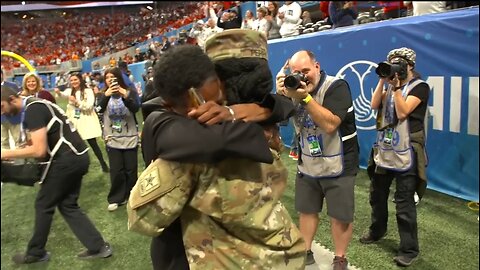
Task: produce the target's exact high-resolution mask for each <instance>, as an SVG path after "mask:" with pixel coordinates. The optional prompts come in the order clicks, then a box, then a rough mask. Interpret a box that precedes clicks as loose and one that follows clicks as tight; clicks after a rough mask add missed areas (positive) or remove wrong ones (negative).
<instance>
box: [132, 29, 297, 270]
mask: <svg viewBox="0 0 480 270" xmlns="http://www.w3.org/2000/svg"><path fill="white" fill-rule="evenodd" d="M230 31H233V32H232V34H231V36H230V37H228V35H227V36H226V37H222V38H224V39H227V40H228V39H237V40H238V42H240V43H242V42H244V43H243V44H244V46H243V48H242V46H238V47H237V52H239V53H238V54H236V56H237V57H240V58H241V57H245V58H247V57H252V58H259V57H258V55H260V56H262V57H264V58H262V61H264V62H266V60H265V59H266V38H265V37H263V36H261V35H259V34H258V32H257V35H256V36H255V35H253V34H252V33H251V32H255V31H248V30H242V31H241V32H235V31H237V30H230ZM226 32H228V31H226ZM249 32H250V33H249ZM239 35H240V36H243V37H242V38H239ZM248 37H252V38H251V39H249V38H248ZM209 40H215V39H209ZM217 40H219V39H217ZM245 41H247V42H245ZM255 42H256V44H255V45H252V44H254V43H255ZM250 48H251V49H250ZM176 50H177V51H178V52H176V51H175V53H177V54H178V56H175V57H172V58H173V59H174V60H175V63H176V64H177V65H181V63H182V60H181V56H180V54H182V53H185V52H180V51H181V50H184V51H187V50H188V49H186V48H184V49H181V48H180V47H179V48H178V49H176ZM207 51H208V50H207ZM215 51H216V52H219V51H217V50H215ZM261 52H263V54H258V53H261ZM171 53H172V54H173V53H174V52H173V51H172V52H171ZM219 55H221V52H219ZM209 56H212V55H210V54H209ZM196 57H197V58H198V57H199V56H196ZM196 57H192V56H190V59H193V58H196ZM212 58H215V57H212ZM163 60H164V61H167V58H164V59H163ZM167 62H168V61H167ZM163 64H164V65H165V64H167V63H166V62H165V63H163ZM171 64H173V61H172V63H171ZM159 65H160V66H161V64H159ZM200 66H201V68H203V69H208V65H205V64H203V65H198V64H197V65H192V66H191V67H188V66H186V67H183V66H181V67H178V68H179V70H182V71H183V72H184V73H185V74H188V72H189V70H188V69H193V70H198V69H199V67H200ZM157 69H158V70H157V72H158V74H159V75H160V74H161V75H162V77H164V78H169V76H168V75H169V74H166V72H167V73H169V72H172V73H173V74H175V72H176V71H175V70H170V69H164V70H162V69H161V68H159V67H157ZM157 72H156V74H157ZM199 72H200V71H199ZM185 77H187V76H185ZM267 80H270V81H271V76H270V78H269V79H267ZM159 81H162V79H161V78H159V79H158V80H157V81H156V84H157V85H156V86H157V89H167V88H168V87H165V86H166V85H162V83H161V82H160V83H159ZM165 81H166V80H165ZM209 84H210V83H208V80H205V82H203V81H202V83H201V85H202V86H201V87H200V88H199V89H200V90H199V92H200V93H201V94H202V95H203V96H204V97H205V99H206V100H207V101H208V100H215V101H216V102H217V103H222V99H223V100H224V99H225V98H224V96H227V101H225V102H224V104H229V105H232V104H235V102H239V101H240V102H241V101H244V102H245V103H247V102H253V101H254V100H257V101H259V103H261V102H263V101H264V100H266V99H267V98H265V94H263V95H260V94H259V95H258V96H253V95H252V94H251V93H250V94H249V93H247V92H241V91H237V92H235V93H233V95H234V96H237V97H238V99H239V100H233V101H232V99H230V100H229V99H228V97H229V94H231V93H229V92H228V91H227V93H226V94H225V93H224V94H220V95H219V94H218V93H216V94H209V93H206V92H205V91H204V88H205V85H207V86H208V85H209ZM270 84H271V82H270ZM218 86H219V85H217V91H218ZM184 88H185V87H184ZM186 89H187V88H185V89H183V91H184V92H186ZM270 89H271V88H270ZM166 92H168V91H166ZM166 92H164V93H163V95H162V91H161V90H160V91H159V94H160V96H161V97H162V99H163V100H165V101H166V100H168V99H169V94H171V93H166ZM267 93H268V92H267ZM249 95H250V96H249ZM170 97H171V98H172V97H173V96H170ZM209 97H210V98H209ZM259 97H261V98H259ZM185 98H186V99H188V97H186V96H185ZM271 99H273V101H270V103H274V104H275V105H273V109H271V111H275V112H276V113H275V114H273V113H271V114H272V115H271V117H270V118H268V119H262V120H264V121H263V126H270V127H271V126H272V125H271V123H273V122H275V121H277V120H275V119H276V118H278V119H280V118H285V115H289V114H290V112H288V113H285V114H282V113H281V112H282V110H281V109H280V108H278V107H276V106H281V105H282V101H278V102H277V100H276V99H275V97H271ZM167 103H168V101H167ZM180 103H182V102H180ZM210 103H211V102H207V103H206V104H204V105H202V106H200V107H198V108H197V109H196V112H197V113H198V112H204V113H205V112H210V113H211V112H212V110H211V108H213V107H214V106H209V104H210ZM183 104H186V105H185V106H187V108H183V109H176V111H182V112H184V113H186V112H188V111H189V110H190V109H192V108H188V106H190V105H191V104H189V103H188V101H185V102H183ZM147 105H148V104H147ZM245 105H247V104H245ZM234 106H236V107H234ZM164 107H168V106H164ZM202 107H208V108H209V109H204V108H202ZM220 107H221V109H226V112H227V113H228V115H227V116H224V113H223V112H222V111H221V110H218V111H216V112H218V114H215V113H214V115H216V116H220V117H219V118H224V119H226V120H234V119H235V116H237V117H239V118H243V117H245V118H247V119H248V117H249V116H245V115H247V114H244V112H245V110H244V109H242V107H241V106H238V105H232V106H230V108H224V107H223V106H220ZM232 108H234V112H233V114H232V113H231V110H229V109H232ZM250 108H252V107H250ZM275 108H276V109H275ZM190 112H192V111H191V110H190ZM165 114H167V112H165V111H163V112H162V111H160V112H154V113H152V114H151V115H152V116H149V117H148V118H147V120H146V121H145V129H144V132H143V134H144V136H147V137H146V138H144V139H143V142H146V141H151V140H155V141H156V142H162V143H164V144H165V145H168V144H169V142H168V140H165V138H163V139H159V138H158V137H159V136H158V135H159V134H162V133H161V131H160V130H161V129H167V127H166V124H164V123H163V124H162V123H159V121H160V120H159V119H161V118H162V117H164V115H165ZM153 115H155V116H153ZM189 115H190V114H189ZM201 115H203V116H205V115H206V114H202V113H199V114H198V115H195V116H196V117H200V116H201ZM186 119H188V118H185V119H184V120H185V121H186ZM211 119H212V118H210V120H211ZM272 119H273V120H272ZM178 120H180V119H178ZM189 120H191V119H189ZM203 120H205V118H203ZM199 121H201V120H200V118H199ZM247 121H248V120H247ZM209 124H210V123H209ZM230 125H234V126H236V127H235V129H236V131H235V132H237V133H238V132H243V130H244V129H245V127H244V125H252V126H251V128H253V127H254V126H257V127H259V126H258V125H255V124H252V123H245V122H243V121H234V122H224V123H223V124H222V125H212V126H210V128H217V127H218V126H225V128H228V127H229V126H230ZM242 125H243V126H242ZM149 126H156V128H157V131H151V130H150V131H149V129H150V128H149ZM204 129H205V128H204ZM241 130H242V131H241ZM274 130H275V128H271V129H268V130H267V131H265V134H266V135H267V138H268V139H269V142H268V143H270V146H271V147H272V149H270V150H268V145H267V141H266V140H265V138H263V141H264V145H259V144H255V143H256V142H258V140H259V139H261V137H263V136H261V135H262V133H263V132H262V131H261V129H260V132H258V131H259V130H257V133H256V134H257V135H256V136H254V137H250V138H248V137H245V136H236V137H235V140H236V141H237V142H239V143H237V146H238V147H239V148H241V150H240V149H235V151H232V150H233V147H230V146H225V150H222V151H225V153H227V154H226V155H224V153H223V152H222V151H220V152H222V153H221V155H220V156H222V157H223V158H221V159H223V161H219V162H215V163H213V164H212V163H210V164H205V163H191V162H188V163H187V162H182V163H176V162H169V161H165V160H162V159H157V160H155V162H154V164H153V165H151V166H149V168H147V170H146V171H144V173H143V174H142V176H141V177H140V178H139V181H138V182H137V185H136V187H135V188H134V190H133V191H132V195H131V197H130V200H129V204H128V206H127V209H128V213H129V228H130V230H134V231H139V232H141V233H143V234H147V235H151V236H157V235H160V236H162V234H164V233H165V232H166V231H167V230H169V227H171V224H172V223H173V222H175V221H174V220H175V219H176V218H177V217H180V219H181V225H182V231H183V242H184V246H185V251H186V256H187V258H188V264H189V267H190V268H191V269H199V268H206V269H303V268H304V260H305V243H304V241H303V239H302V238H301V236H300V233H299V231H298V229H297V227H296V226H295V224H294V223H293V221H292V219H291V217H290V216H289V214H288V212H287V210H286V208H285V207H284V206H283V205H282V204H281V202H280V201H279V198H280V196H281V195H282V193H283V191H284V189H285V186H286V180H287V172H286V169H285V167H284V166H283V164H282V163H281V160H280V158H279V155H278V152H277V151H276V150H274V149H273V148H277V149H278V148H279V147H278V146H279V145H280V138H279V137H278V132H277V133H275V132H272V131H274ZM170 131H171V129H170ZM204 131H205V130H201V131H198V132H204ZM232 131H233V130H232ZM151 133H154V134H156V135H157V136H156V138H154V139H153V138H150V137H149V134H151ZM190 133H195V134H197V135H198V136H199V137H202V136H201V134H198V133H197V132H196V131H193V130H191V131H190ZM232 133H233V132H232ZM175 134H177V136H183V134H184V132H181V131H180V132H175ZM250 135H251V133H250ZM212 136H214V135H212ZM177 139H178V140H182V139H180V138H177ZM204 139H205V138H204ZM221 139H222V138H220V137H215V138H213V139H211V141H215V143H216V145H222V143H223V142H221V141H218V140H221ZM242 140H243V141H242ZM208 141H209V140H207V141H204V142H203V144H201V145H194V147H195V148H196V149H197V150H198V151H197V150H196V151H197V152H198V153H197V154H196V156H195V154H194V153H191V156H190V157H188V158H187V157H183V158H180V159H181V160H184V161H185V160H190V161H201V160H204V159H205V156H207V155H209V154H211V152H212V151H213V150H212V149H210V148H209V147H206V145H208ZM227 141H228V140H227ZM240 142H245V143H240ZM230 143H231V142H230ZM185 145H187V143H185ZM232 146H233V145H232ZM201 147H205V149H203V152H201V151H200V148H201ZM153 148H155V147H153ZM229 148H230V149H229ZM265 148H266V149H267V151H268V152H269V157H268V158H266V157H264V156H261V155H260V156H259V153H262V152H263V153H265ZM147 149H150V147H148V148H147ZM147 149H145V150H144V151H145V154H146V155H145V156H146V160H148V161H151V160H153V159H155V158H156V157H158V156H160V157H169V159H170V160H172V159H175V158H172V156H176V157H177V158H178V155H179V154H178V152H183V151H187V150H185V149H178V148H177V149H176V150H178V151H177V153H175V154H169V153H165V152H164V153H158V152H155V153H148V152H149V150H147ZM205 151H206V152H207V153H205ZM217 151H219V150H217ZM242 151H243V152H242ZM190 152H191V151H190ZM203 153H205V154H204V155H202V154H203ZM254 153H255V154H254ZM217 154H218V153H217ZM200 156H201V157H200ZM229 156H237V158H226V157H229ZM238 156H241V157H242V158H238ZM262 159H263V160H262ZM268 159H270V160H268ZM272 161H273V164H269V163H272ZM152 248H153V244H152ZM152 251H153V250H152ZM166 252H168V251H166ZM155 255H156V254H153V253H152V259H153V257H154V256H155ZM170 266H171V264H170ZM154 267H155V263H154ZM168 267H169V266H166V267H165V268H166V269H174V268H173V267H171V268H168ZM165 268H164V269H165Z"/></svg>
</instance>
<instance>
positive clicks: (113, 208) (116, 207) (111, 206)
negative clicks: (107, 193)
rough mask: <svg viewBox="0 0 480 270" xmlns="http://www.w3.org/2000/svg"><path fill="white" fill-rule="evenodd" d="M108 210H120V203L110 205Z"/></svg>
mask: <svg viewBox="0 0 480 270" xmlns="http://www.w3.org/2000/svg"><path fill="white" fill-rule="evenodd" d="M107 209H108V211H110V212H111V211H115V210H117V209H118V203H111V204H109V205H108V207H107Z"/></svg>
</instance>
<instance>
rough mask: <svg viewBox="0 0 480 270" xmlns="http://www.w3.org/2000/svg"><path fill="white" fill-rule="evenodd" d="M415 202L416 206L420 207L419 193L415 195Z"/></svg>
mask: <svg viewBox="0 0 480 270" xmlns="http://www.w3.org/2000/svg"><path fill="white" fill-rule="evenodd" d="M413 200H415V205H418V203H419V202H420V197H418V195H417V192H415V194H414V195H413Z"/></svg>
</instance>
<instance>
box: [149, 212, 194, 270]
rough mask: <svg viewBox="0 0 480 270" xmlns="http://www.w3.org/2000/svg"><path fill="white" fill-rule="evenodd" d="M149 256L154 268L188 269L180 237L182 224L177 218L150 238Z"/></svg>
mask: <svg viewBox="0 0 480 270" xmlns="http://www.w3.org/2000/svg"><path fill="white" fill-rule="evenodd" d="M150 257H151V259H152V265H153V269H154V270H188V269H190V268H189V266H188V261H187V256H186V255H185V247H184V246H183V239H182V226H181V223H180V218H177V219H176V220H175V221H174V222H173V223H172V224H170V226H168V227H167V228H166V229H165V231H163V233H162V234H161V235H160V236H158V237H154V238H153V239H152V244H151V246H150Z"/></svg>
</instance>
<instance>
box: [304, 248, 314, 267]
mask: <svg viewBox="0 0 480 270" xmlns="http://www.w3.org/2000/svg"><path fill="white" fill-rule="evenodd" d="M314 263H315V258H314V257H313V252H312V251H311V250H307V258H306V260H305V265H311V264H314Z"/></svg>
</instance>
